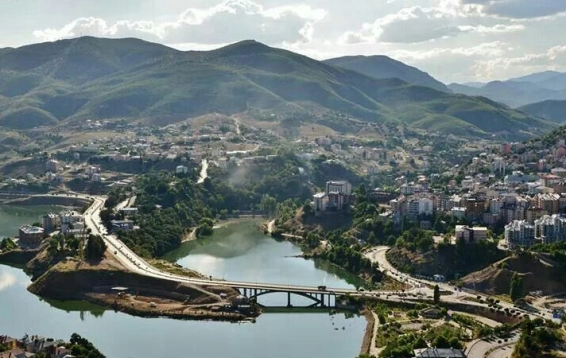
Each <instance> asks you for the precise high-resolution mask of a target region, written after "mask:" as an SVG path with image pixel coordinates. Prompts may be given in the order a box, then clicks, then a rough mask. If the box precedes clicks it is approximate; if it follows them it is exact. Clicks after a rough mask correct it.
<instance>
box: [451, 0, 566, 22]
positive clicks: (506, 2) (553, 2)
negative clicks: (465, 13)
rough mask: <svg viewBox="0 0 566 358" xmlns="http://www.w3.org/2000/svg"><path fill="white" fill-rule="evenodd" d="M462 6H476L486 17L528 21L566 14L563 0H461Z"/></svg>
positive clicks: (565, 3) (565, 2)
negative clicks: (493, 16)
mask: <svg viewBox="0 0 566 358" xmlns="http://www.w3.org/2000/svg"><path fill="white" fill-rule="evenodd" d="M461 1H462V4H463V5H472V6H474V5H475V6H477V7H479V8H480V9H481V11H482V12H483V13H485V14H487V15H495V16H500V17H505V18H516V19H530V18H539V17H548V16H553V15H556V14H560V13H564V12H566V1H564V0H461Z"/></svg>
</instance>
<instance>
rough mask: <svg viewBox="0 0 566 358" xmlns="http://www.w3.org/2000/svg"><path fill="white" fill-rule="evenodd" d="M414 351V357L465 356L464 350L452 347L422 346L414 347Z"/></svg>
mask: <svg viewBox="0 0 566 358" xmlns="http://www.w3.org/2000/svg"><path fill="white" fill-rule="evenodd" d="M414 353H415V357H416V358H421V357H423V358H424V357H433V358H466V355H465V354H464V352H462V351H461V350H459V349H454V348H424V349H416V350H415V351H414Z"/></svg>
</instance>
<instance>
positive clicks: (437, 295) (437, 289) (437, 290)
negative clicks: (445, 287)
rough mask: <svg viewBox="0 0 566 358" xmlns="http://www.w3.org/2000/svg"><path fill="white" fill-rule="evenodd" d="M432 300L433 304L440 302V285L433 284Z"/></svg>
mask: <svg viewBox="0 0 566 358" xmlns="http://www.w3.org/2000/svg"><path fill="white" fill-rule="evenodd" d="M433 300H434V303H435V304H438V303H440V287H438V285H434V293H433Z"/></svg>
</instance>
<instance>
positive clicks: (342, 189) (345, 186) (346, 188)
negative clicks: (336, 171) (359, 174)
mask: <svg viewBox="0 0 566 358" xmlns="http://www.w3.org/2000/svg"><path fill="white" fill-rule="evenodd" d="M333 192H334V193H341V194H346V195H351V194H352V184H350V183H349V182H347V181H345V180H341V181H328V182H326V194H330V193H333Z"/></svg>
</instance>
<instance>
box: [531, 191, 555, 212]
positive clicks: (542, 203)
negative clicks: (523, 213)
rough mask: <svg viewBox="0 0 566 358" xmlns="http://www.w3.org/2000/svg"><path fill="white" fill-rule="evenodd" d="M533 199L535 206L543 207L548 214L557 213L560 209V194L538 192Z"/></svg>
mask: <svg viewBox="0 0 566 358" xmlns="http://www.w3.org/2000/svg"><path fill="white" fill-rule="evenodd" d="M535 199H536V206H537V208H541V209H543V210H544V211H546V212H547V213H549V214H550V215H552V214H557V213H558V212H559V210H560V202H559V201H560V195H558V194H538V195H537V196H536V197H535Z"/></svg>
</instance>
